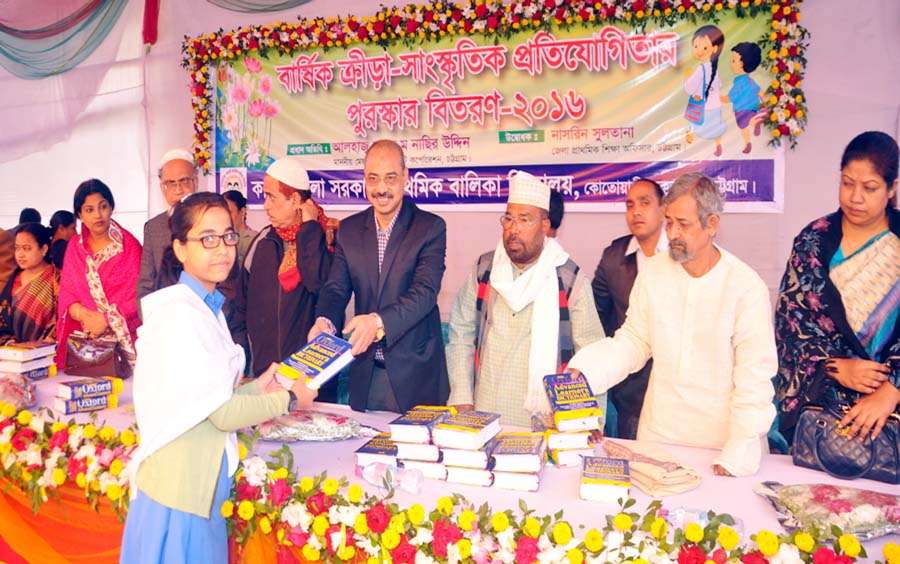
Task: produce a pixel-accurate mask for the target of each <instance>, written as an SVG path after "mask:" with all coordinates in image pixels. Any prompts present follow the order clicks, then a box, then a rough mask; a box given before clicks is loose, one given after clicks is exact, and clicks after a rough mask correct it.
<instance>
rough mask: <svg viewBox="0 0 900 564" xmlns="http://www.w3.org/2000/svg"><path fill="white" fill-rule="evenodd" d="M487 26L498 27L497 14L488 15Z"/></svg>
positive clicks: (490, 27)
mask: <svg viewBox="0 0 900 564" xmlns="http://www.w3.org/2000/svg"><path fill="white" fill-rule="evenodd" d="M487 28H488V29H497V16H488V19H487Z"/></svg>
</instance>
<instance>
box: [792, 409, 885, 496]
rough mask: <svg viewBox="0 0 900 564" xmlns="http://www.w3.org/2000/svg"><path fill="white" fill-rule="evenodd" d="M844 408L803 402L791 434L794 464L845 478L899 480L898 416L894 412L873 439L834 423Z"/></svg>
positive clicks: (837, 421)
mask: <svg viewBox="0 0 900 564" xmlns="http://www.w3.org/2000/svg"><path fill="white" fill-rule="evenodd" d="M844 411H845V409H844V408H842V407H840V406H837V405H825V406H822V405H806V406H804V407H803V408H802V409H801V410H800V417H799V419H798V420H797V427H796V431H795V434H794V451H793V456H794V464H795V465H796V466H803V467H804V468H812V469H813V470H821V471H823V472H827V473H828V474H830V475H832V476H834V477H835V478H842V479H845V480H854V479H856V478H868V479H870V480H877V481H879V482H887V483H888V484H900V419H898V417H897V415H896V414H892V415H891V416H890V417H888V420H887V422H886V423H885V424H884V427H883V428H882V429H881V433H879V434H878V438H877V439H875V440H874V441H873V440H872V438H871V436H867V437H866V438H865V440H860V438H859V436H856V437H854V438H852V439H851V438H849V437H848V436H847V430H848V428H849V427H840V426H839V425H838V424H839V423H840V422H841V419H843V417H844Z"/></svg>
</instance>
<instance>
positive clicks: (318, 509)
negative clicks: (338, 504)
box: [306, 492, 332, 515]
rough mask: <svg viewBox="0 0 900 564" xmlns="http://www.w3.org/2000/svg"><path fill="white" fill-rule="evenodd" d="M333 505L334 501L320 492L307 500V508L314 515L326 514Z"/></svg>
mask: <svg viewBox="0 0 900 564" xmlns="http://www.w3.org/2000/svg"><path fill="white" fill-rule="evenodd" d="M331 504H332V500H331V498H330V497H328V496H327V495H325V492H319V493H317V494H316V495H314V496H312V497H311V498H309V499H308V500H306V508H307V509H309V512H310V513H312V514H313V515H319V514H322V513H325V512H326V511H328V508H329V507H331Z"/></svg>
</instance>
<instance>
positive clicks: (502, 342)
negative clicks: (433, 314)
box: [447, 171, 606, 428]
mask: <svg viewBox="0 0 900 564" xmlns="http://www.w3.org/2000/svg"><path fill="white" fill-rule="evenodd" d="M549 209H550V188H549V187H548V186H547V185H546V184H544V183H543V182H542V181H541V180H540V179H538V178H536V177H534V176H533V175H531V174H528V173H527V172H522V171H511V172H510V174H509V200H508V202H507V206H506V213H504V214H503V216H501V217H500V224H501V225H502V227H503V236H502V239H501V241H500V242H499V243H498V245H497V247H496V248H495V249H494V250H493V251H490V252H487V253H484V254H483V255H481V257H480V258H479V259H478V261H476V265H475V268H474V269H473V270H472V272H471V273H470V274H469V276H468V277H467V278H466V282H465V284H464V285H463V287H462V289H461V290H460V292H459V295H458V296H457V298H456V302H455V303H454V305H453V310H452V312H451V313H450V341H449V343H448V345H447V371H448V373H449V375H450V398H449V399H448V400H447V405H455V406H457V408H458V409H473V408H474V409H478V410H479V411H490V412H495V413H500V415H501V416H502V418H501V421H502V423H503V424H504V425H520V426H529V425H530V424H531V415H532V414H534V413H547V412H549V410H550V405H549V402H548V401H547V395H546V393H545V392H544V388H543V380H542V378H543V376H544V375H546V374H553V373H556V372H559V371H560V370H562V369H564V367H565V365H566V363H567V362H568V360H569V359H570V358H571V357H572V355H573V354H574V353H575V352H576V351H578V350H579V349H580V348H581V347H583V346H585V345H587V344H588V343H592V342H594V341H597V340H598V339H602V338H603V327H602V326H601V325H600V318H599V316H598V315H597V310H596V309H595V308H594V301H593V297H592V294H591V288H590V285H589V281H588V280H587V279H586V278H585V277H584V276H582V275H581V274H580V271H579V268H578V265H576V264H575V262H574V261H573V260H572V259H571V258H569V255H568V253H566V251H565V250H563V248H562V247H561V246H560V244H559V243H558V242H557V241H556V239H553V238H550V237H548V236H547V233H548V231H549V230H550V218H549V213H548V212H549ZM600 402H601V405H603V406H605V405H606V396H605V395H604V396H602V397H601V398H600ZM601 428H602V425H601Z"/></svg>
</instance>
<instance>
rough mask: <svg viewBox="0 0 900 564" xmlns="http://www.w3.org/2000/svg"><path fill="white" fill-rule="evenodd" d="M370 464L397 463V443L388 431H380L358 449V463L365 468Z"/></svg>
mask: <svg viewBox="0 0 900 564" xmlns="http://www.w3.org/2000/svg"><path fill="white" fill-rule="evenodd" d="M369 464H387V465H388V466H396V465H397V443H395V442H394V441H392V440H391V436H390V435H389V434H388V433H379V434H378V435H375V436H374V437H372V438H371V439H369V440H368V441H367V442H366V443H365V444H364V445H363V446H361V447H359V448H358V449H356V465H357V466H360V467H363V468H365V467H366V466H368V465H369Z"/></svg>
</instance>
